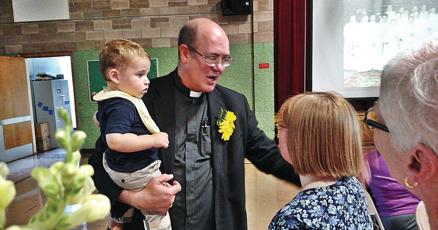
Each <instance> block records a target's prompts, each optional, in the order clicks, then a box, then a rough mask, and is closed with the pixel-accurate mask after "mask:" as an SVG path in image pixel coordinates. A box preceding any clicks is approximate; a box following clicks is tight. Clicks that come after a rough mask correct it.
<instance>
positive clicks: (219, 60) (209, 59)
mask: <svg viewBox="0 0 438 230" xmlns="http://www.w3.org/2000/svg"><path fill="white" fill-rule="evenodd" d="M186 46H187V47H189V49H191V50H193V51H194V52H195V53H196V54H198V55H199V56H201V57H202V58H203V59H204V61H205V63H207V65H208V66H210V67H215V66H217V65H220V64H222V66H223V67H228V66H230V65H231V63H232V62H233V58H232V57H231V56H229V55H225V56H221V55H217V54H202V53H200V52H199V51H197V50H196V49H195V48H193V47H192V46H191V45H189V44H186Z"/></svg>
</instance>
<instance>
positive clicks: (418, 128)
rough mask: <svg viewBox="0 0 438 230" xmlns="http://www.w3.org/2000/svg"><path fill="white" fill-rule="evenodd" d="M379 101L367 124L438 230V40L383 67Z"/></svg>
mask: <svg viewBox="0 0 438 230" xmlns="http://www.w3.org/2000/svg"><path fill="white" fill-rule="evenodd" d="M381 81H382V82H381V88H380V98H379V100H378V102H377V104H376V105H375V106H374V108H372V109H371V110H374V111H375V113H376V120H372V118H371V117H372V116H371V113H370V112H371V111H369V112H368V113H367V117H366V121H367V123H368V125H369V126H373V127H374V128H375V129H374V143H375V145H376V147H377V149H378V150H379V151H380V152H381V153H382V154H383V156H384V158H385V161H386V162H387V164H388V167H389V170H390V172H391V174H392V176H393V177H394V178H396V179H397V180H398V181H399V182H401V183H402V184H404V185H405V186H406V187H407V188H408V189H410V190H411V191H412V192H413V193H415V194H416V195H417V196H418V197H419V198H420V199H421V200H422V201H423V202H424V204H425V206H426V211H427V214H428V216H429V224H430V227H431V229H438V39H434V40H431V41H429V42H428V43H426V44H424V45H423V46H421V47H419V48H417V49H413V50H409V51H407V52H404V53H401V54H399V55H398V56H396V57H395V58H394V59H392V60H391V61H390V62H389V63H388V65H387V66H386V67H385V68H384V70H383V73H382V79H381Z"/></svg>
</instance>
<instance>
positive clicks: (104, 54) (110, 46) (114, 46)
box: [99, 39, 149, 81]
mask: <svg viewBox="0 0 438 230" xmlns="http://www.w3.org/2000/svg"><path fill="white" fill-rule="evenodd" d="M136 57H144V58H148V59H149V54H148V53H147V52H146V51H145V50H144V49H143V47H142V46H141V45H139V44H137V43H135V42H133V41H130V40H127V39H115V40H111V41H108V42H107V43H105V45H104V46H103V47H102V49H101V50H100V53H99V61H100V72H101V73H102V75H103V77H104V79H105V80H106V81H107V80H108V78H107V77H106V71H107V69H108V68H115V69H118V70H123V69H124V68H125V67H126V66H127V65H128V63H129V62H131V61H132V60H133V59H134V58H136Z"/></svg>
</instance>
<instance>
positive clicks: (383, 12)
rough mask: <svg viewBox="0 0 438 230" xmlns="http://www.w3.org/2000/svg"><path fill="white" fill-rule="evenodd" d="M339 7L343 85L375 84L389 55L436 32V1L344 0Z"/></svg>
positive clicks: (378, 83) (391, 56)
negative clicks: (341, 27) (342, 20)
mask: <svg viewBox="0 0 438 230" xmlns="http://www.w3.org/2000/svg"><path fill="white" fill-rule="evenodd" d="M377 2H379V1H377ZM343 8H344V25H343V32H344V33H343V38H344V47H343V51H344V87H346V88H349V87H375V86H379V85H380V74H381V71H382V69H383V67H384V65H385V64H386V63H387V62H388V61H389V60H390V59H391V58H393V57H394V56H395V55H396V54H397V53H399V52H400V51H402V50H404V49H407V48H409V47H411V46H412V45H415V44H416V43H421V42H423V41H425V40H427V39H429V38H430V37H431V36H432V35H433V34H435V35H437V33H438V12H437V8H438V1H426V0H423V1H420V0H418V1H402V0H399V1H382V4H376V1H364V0H348V1H345V2H344V7H343Z"/></svg>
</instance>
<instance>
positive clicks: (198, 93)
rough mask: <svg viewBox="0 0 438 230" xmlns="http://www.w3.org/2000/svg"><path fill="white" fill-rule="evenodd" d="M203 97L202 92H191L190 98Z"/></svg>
mask: <svg viewBox="0 0 438 230" xmlns="http://www.w3.org/2000/svg"><path fill="white" fill-rule="evenodd" d="M201 95H202V92H196V91H191V90H190V97H200V96H201Z"/></svg>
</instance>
